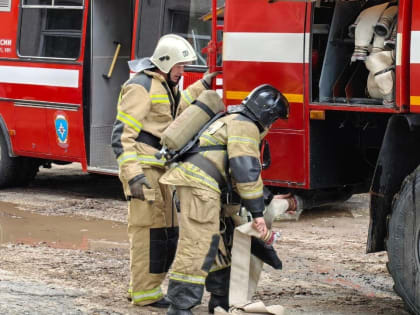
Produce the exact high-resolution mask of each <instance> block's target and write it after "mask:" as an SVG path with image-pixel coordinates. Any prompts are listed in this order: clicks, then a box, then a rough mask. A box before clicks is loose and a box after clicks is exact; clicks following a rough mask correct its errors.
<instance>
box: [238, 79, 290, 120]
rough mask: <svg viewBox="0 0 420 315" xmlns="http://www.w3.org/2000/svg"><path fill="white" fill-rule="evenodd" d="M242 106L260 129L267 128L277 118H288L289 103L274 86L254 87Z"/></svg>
mask: <svg viewBox="0 0 420 315" xmlns="http://www.w3.org/2000/svg"><path fill="white" fill-rule="evenodd" d="M242 105H243V106H244V107H245V108H246V109H247V110H248V111H249V112H250V113H251V114H252V116H253V118H254V120H255V121H256V122H257V123H259V124H260V126H261V127H262V128H268V127H270V125H271V124H272V123H274V122H275V121H276V120H277V119H278V118H282V119H286V118H287V117H288V116H289V102H288V101H287V99H286V98H285V97H284V95H283V94H282V93H281V92H280V91H279V90H277V89H276V88H275V87H274V86H272V85H269V84H263V85H260V86H259V87H256V88H255V89H254V90H252V92H251V93H250V94H249V95H248V96H247V97H246V98H245V99H244V100H243V101H242Z"/></svg>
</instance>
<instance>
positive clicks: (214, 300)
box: [209, 293, 229, 314]
mask: <svg viewBox="0 0 420 315" xmlns="http://www.w3.org/2000/svg"><path fill="white" fill-rule="evenodd" d="M218 306H220V307H221V308H223V309H224V310H225V311H228V310H229V296H228V295H217V294H213V293H212V294H211V295H210V301H209V313H210V314H214V309H215V308H216V307H218Z"/></svg>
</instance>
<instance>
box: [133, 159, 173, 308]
mask: <svg viewBox="0 0 420 315" xmlns="http://www.w3.org/2000/svg"><path fill="white" fill-rule="evenodd" d="M164 172H165V170H163V169H159V168H153V167H151V168H144V174H145V175H146V178H147V180H148V182H149V183H150V185H151V187H152V189H148V191H147V194H146V198H148V199H149V200H145V201H142V200H140V199H131V200H130V202H129V209H128V237H129V241H130V288H129V292H130V294H131V298H132V303H133V304H137V305H147V304H151V303H153V302H156V301H158V300H160V299H162V297H163V293H162V290H161V283H162V281H163V279H164V278H165V275H166V272H167V270H168V269H169V265H170V263H171V262H172V258H173V256H174V255H175V250H176V241H177V236H178V228H177V226H178V222H177V216H176V209H175V208H173V207H172V191H171V188H170V187H169V186H167V185H162V184H159V178H160V177H161V176H162V175H163V173H164ZM153 199H154V200H153Z"/></svg>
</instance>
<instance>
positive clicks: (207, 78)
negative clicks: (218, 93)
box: [201, 71, 220, 90]
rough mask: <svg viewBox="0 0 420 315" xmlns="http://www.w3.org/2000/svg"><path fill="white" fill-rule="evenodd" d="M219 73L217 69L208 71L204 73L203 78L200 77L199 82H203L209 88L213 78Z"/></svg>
mask: <svg viewBox="0 0 420 315" xmlns="http://www.w3.org/2000/svg"><path fill="white" fill-rule="evenodd" d="M219 73H220V72H218V71H215V72H211V73H208V72H206V73H204V75H203V78H202V79H201V82H203V84H204V86H205V87H206V89H207V90H209V89H211V86H212V83H213V80H214V78H215V77H216V76H217V75H218V74H219Z"/></svg>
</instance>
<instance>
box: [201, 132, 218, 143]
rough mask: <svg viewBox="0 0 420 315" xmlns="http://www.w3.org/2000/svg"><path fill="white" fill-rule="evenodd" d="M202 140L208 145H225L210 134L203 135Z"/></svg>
mask: <svg viewBox="0 0 420 315" xmlns="http://www.w3.org/2000/svg"><path fill="white" fill-rule="evenodd" d="M200 140H203V141H205V142H206V143H208V144H223V143H222V142H221V141H219V140H218V139H216V138H215V137H213V136H211V135H210V134H208V133H203V134H202V135H201V137H200Z"/></svg>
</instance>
